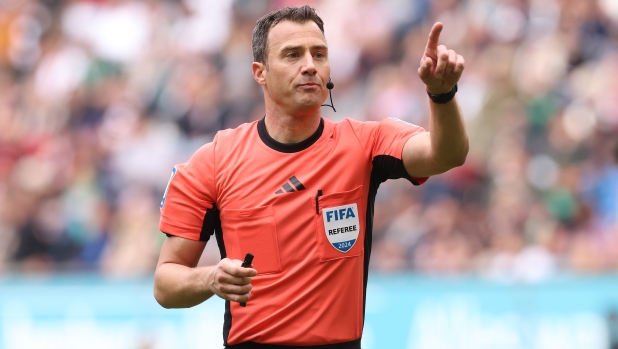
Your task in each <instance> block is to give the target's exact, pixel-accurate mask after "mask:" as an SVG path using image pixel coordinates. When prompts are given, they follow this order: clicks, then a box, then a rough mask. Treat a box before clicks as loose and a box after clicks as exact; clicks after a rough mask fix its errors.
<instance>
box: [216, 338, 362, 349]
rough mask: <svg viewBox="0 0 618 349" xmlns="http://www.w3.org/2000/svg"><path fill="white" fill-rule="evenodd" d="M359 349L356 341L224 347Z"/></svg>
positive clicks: (245, 348) (231, 348) (358, 340)
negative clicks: (305, 344) (307, 344)
mask: <svg viewBox="0 0 618 349" xmlns="http://www.w3.org/2000/svg"><path fill="white" fill-rule="evenodd" d="M294 348H303V349H361V340H360V339H357V340H355V341H351V342H343V343H335V344H325V345H311V346H290V345H274V344H260V343H255V342H245V343H240V344H236V345H230V346H227V345H226V346H225V349H294Z"/></svg>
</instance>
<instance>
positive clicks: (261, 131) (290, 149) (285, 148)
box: [257, 117, 324, 153]
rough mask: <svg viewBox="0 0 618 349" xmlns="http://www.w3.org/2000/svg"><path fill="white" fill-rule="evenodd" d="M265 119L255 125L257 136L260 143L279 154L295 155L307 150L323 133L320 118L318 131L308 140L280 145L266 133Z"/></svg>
mask: <svg viewBox="0 0 618 349" xmlns="http://www.w3.org/2000/svg"><path fill="white" fill-rule="evenodd" d="M265 119H266V117H264V118H262V120H260V121H258V123H257V130H258V135H259V136H260V139H261V140H262V142H264V144H266V145H267V146H268V147H269V148H271V149H274V150H276V151H278V152H281V153H297V152H299V151H302V150H305V149H307V148H309V147H310V146H311V145H313V143H315V142H317V140H318V139H320V137H321V136H322V132H323V131H324V119H322V118H320V126H318V129H317V130H316V131H315V132H314V133H313V134H312V135H311V136H309V138H307V139H305V140H304V141H300V142H298V143H289V144H288V143H280V142H277V141H276V140H274V139H273V138H272V137H271V136H270V135H269V134H268V132H267V131H266V121H265Z"/></svg>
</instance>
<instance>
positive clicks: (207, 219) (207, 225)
mask: <svg viewBox="0 0 618 349" xmlns="http://www.w3.org/2000/svg"><path fill="white" fill-rule="evenodd" d="M217 226H221V220H220V218H219V210H217V205H216V204H215V205H213V207H212V208H209V209H207V210H206V214H205V215H204V221H203V222H202V230H201V231H200V241H208V240H209V239H210V236H211V235H212V234H214V232H215V229H216V227H217Z"/></svg>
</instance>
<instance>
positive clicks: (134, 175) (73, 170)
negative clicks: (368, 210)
mask: <svg viewBox="0 0 618 349" xmlns="http://www.w3.org/2000/svg"><path fill="white" fill-rule="evenodd" d="M303 4H309V5H311V6H314V7H315V8H316V9H318V11H319V13H320V15H321V16H322V18H323V19H324V22H325V32H326V38H327V41H328V44H329V50H330V52H329V56H330V62H331V69H332V79H333V82H334V83H335V86H336V87H335V89H334V90H333V98H334V100H335V105H336V108H337V110H338V112H337V113H334V112H333V111H332V110H330V109H327V108H323V115H324V116H325V117H327V118H330V119H332V120H335V121H339V120H341V119H343V118H344V117H351V118H354V119H357V120H380V119H382V118H385V117H389V116H393V117H397V118H400V119H403V120H406V121H409V122H412V123H414V124H418V125H421V126H424V127H428V117H429V110H428V99H427V97H426V94H425V91H424V86H423V85H422V83H421V81H420V79H419V78H418V76H417V68H418V65H419V62H420V58H421V56H422V53H423V49H424V47H425V44H426V40H427V35H428V33H429V29H430V28H431V25H432V24H433V23H434V22H435V21H441V22H443V23H444V25H445V29H444V31H443V33H442V36H441V40H442V43H443V44H445V45H447V46H448V47H449V48H452V49H455V50H456V51H457V52H458V53H460V54H461V55H463V56H464V58H465V59H466V70H465V71H464V76H463V77H462V81H461V82H460V84H459V93H458V99H459V101H460V103H461V106H462V109H463V112H464V114H465V118H466V123H467V128H468V133H469V137H470V145H471V150H470V153H469V155H468V158H467V162H466V164H465V165H464V166H462V167H460V168H457V169H454V170H452V171H449V172H448V173H446V174H443V175H439V176H435V177H433V178H430V179H429V181H428V182H427V183H425V184H424V185H422V186H420V187H413V186H412V185H410V184H409V183H407V182H406V181H404V180H398V181H389V182H387V183H385V184H383V186H382V187H381V188H380V190H379V191H378V197H377V199H376V212H375V228H374V245H373V252H372V261H371V268H372V269H373V270H375V271H388V272H397V271H415V272H419V273H425V274H437V275H455V276H459V275H478V276H481V277H487V278H491V279H498V280H505V281H524V282H532V281H537V280H542V279H544V278H547V277H551V276H554V275H562V274H565V273H566V274H570V273H601V272H605V273H607V272H616V271H618V1H616V0H439V1H438V0H336V1H327V0H323V1H318V0H306V1H296V0H273V1H266V0H235V1H234V0H182V1H181V0H167V1H166V0H139V1H138V0H91V1H78V0H72V1H68V0H67V1H61V0H49V1H34V0H4V1H1V2H0V275H2V274H5V275H7V274H9V273H22V272H65V271H70V272H73V271H75V272H81V271H99V272H102V273H104V274H105V275H116V276H132V275H147V274H149V273H152V271H153V270H154V266H155V264H156V261H157V257H158V251H159V248H160V246H161V244H162V242H163V240H164V239H165V235H164V234H161V233H160V232H159V231H158V222H159V201H160V199H161V197H162V194H163V192H164V190H165V186H166V184H167V180H168V178H169V174H170V172H171V169H172V166H173V165H174V164H176V163H180V162H185V161H187V160H188V158H189V156H190V155H191V154H192V153H193V152H194V151H195V150H196V149H197V148H198V147H199V146H201V145H202V144H204V143H207V142H209V141H210V140H212V138H213V136H214V134H215V133H216V132H217V131H218V130H220V129H224V128H230V127H232V128H233V127H236V126H238V125H240V124H241V123H244V122H250V121H254V120H257V119H259V118H261V117H263V115H264V106H263V96H262V90H261V88H260V87H259V85H257V83H255V81H254V80H253V78H252V75H251V62H252V60H253V59H252V53H251V35H252V30H253V27H254V25H255V22H256V20H257V19H258V18H260V17H261V16H262V15H264V14H265V13H267V12H270V11H272V10H276V9H278V8H280V7H284V6H299V5H303ZM215 245H216V243H215V242H214V239H213V241H211V242H210V243H209V244H208V245H207V250H206V252H205V253H204V256H203V258H202V261H201V263H202V264H210V263H216V261H217V260H218V258H219V256H218V250H217V248H216V246H215Z"/></svg>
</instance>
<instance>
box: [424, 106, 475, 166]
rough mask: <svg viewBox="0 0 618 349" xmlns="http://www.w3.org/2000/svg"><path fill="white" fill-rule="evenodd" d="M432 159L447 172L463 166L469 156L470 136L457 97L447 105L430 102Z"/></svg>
mask: <svg viewBox="0 0 618 349" xmlns="http://www.w3.org/2000/svg"><path fill="white" fill-rule="evenodd" d="M429 105H430V111H431V117H430V119H429V131H430V137H431V152H432V153H433V154H432V155H433V156H432V157H433V158H434V159H436V161H438V162H439V165H440V166H442V167H444V169H445V170H448V169H451V168H453V167H457V166H461V165H463V163H464V162H465V161H466V156H467V155H468V147H469V145H468V135H467V133H466V126H465V123H464V120H463V116H462V113H461V109H460V108H459V103H458V102H457V97H455V98H453V99H452V100H451V101H450V102H448V103H446V104H438V103H434V102H432V101H431V100H430V101H429Z"/></svg>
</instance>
